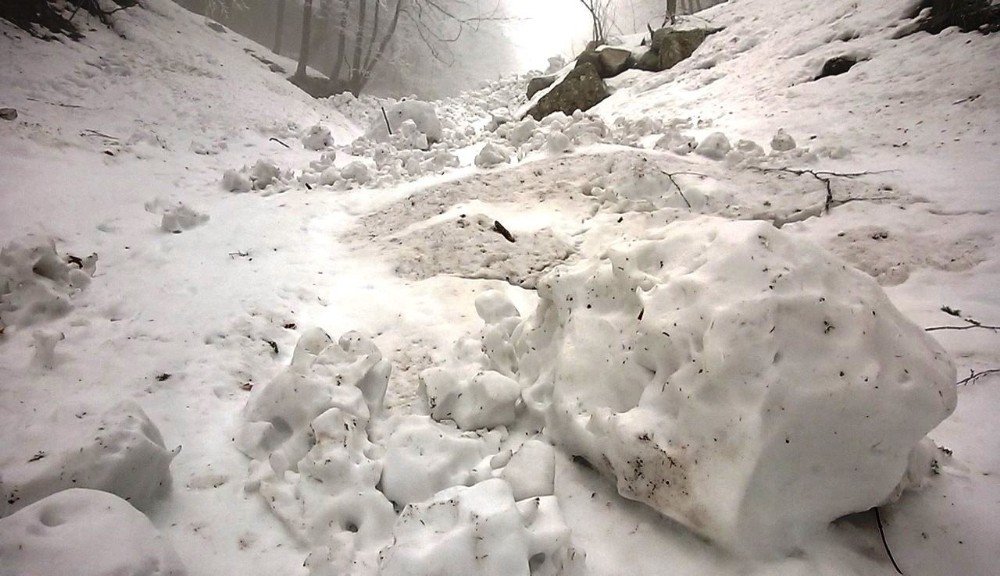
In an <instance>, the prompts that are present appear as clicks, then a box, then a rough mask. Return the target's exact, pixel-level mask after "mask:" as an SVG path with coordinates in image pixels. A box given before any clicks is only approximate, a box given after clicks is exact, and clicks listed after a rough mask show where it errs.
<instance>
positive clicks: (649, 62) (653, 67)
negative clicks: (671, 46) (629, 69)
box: [635, 50, 660, 72]
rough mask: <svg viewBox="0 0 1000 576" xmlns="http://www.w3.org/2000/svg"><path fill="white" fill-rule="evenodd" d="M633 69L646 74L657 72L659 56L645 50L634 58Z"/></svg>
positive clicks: (653, 51) (654, 52) (652, 51)
mask: <svg viewBox="0 0 1000 576" xmlns="http://www.w3.org/2000/svg"><path fill="white" fill-rule="evenodd" d="M635 67H636V68H638V69H639V70H645V71H646V72H659V71H660V55H659V54H657V53H656V51H655V50H646V51H645V52H643V53H642V54H641V55H640V56H639V57H638V58H636V63H635Z"/></svg>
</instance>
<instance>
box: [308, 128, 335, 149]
mask: <svg viewBox="0 0 1000 576" xmlns="http://www.w3.org/2000/svg"><path fill="white" fill-rule="evenodd" d="M302 145H303V146H305V148H306V150H317V151H318V150H325V149H327V148H329V147H330V146H333V134H331V133H330V129H329V128H327V127H326V126H323V125H322V124H317V125H315V126H313V127H312V128H309V130H307V131H306V133H305V134H304V135H303V136H302Z"/></svg>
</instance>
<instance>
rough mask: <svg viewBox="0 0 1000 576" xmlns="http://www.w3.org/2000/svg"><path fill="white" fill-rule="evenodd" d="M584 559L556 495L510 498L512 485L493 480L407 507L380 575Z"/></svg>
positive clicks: (531, 571) (519, 568) (487, 573)
mask: <svg viewBox="0 0 1000 576" xmlns="http://www.w3.org/2000/svg"><path fill="white" fill-rule="evenodd" d="M583 563H584V556H583V554H582V553H580V552H578V551H577V550H575V549H574V548H573V547H572V546H571V543H570V531H569V528H567V527H566V524H565V523H564V522H563V520H562V516H561V514H560V512H559V508H558V503H557V502H556V499H555V497H554V496H547V497H543V498H533V499H531V500H525V501H523V502H519V503H516V504H515V502H514V496H513V494H512V493H511V489H510V486H509V485H508V484H507V483H506V482H504V481H503V480H500V479H492V480H487V481H485V482H482V483H479V484H476V485H475V486H472V487H465V486H458V487H454V488H450V489H448V490H444V491H442V492H440V493H438V494H437V495H435V496H434V498H433V499H431V500H429V501H427V502H421V503H419V504H411V505H409V506H407V507H406V509H405V510H403V513H402V514H401V515H400V517H399V520H398V521H397V523H396V526H395V528H394V529H393V544H392V545H391V546H389V547H387V548H386V549H385V550H383V551H382V553H381V555H380V559H379V568H380V571H379V574H380V575H381V576H397V575H398V576H404V575H405V576H465V575H467V574H478V575H481V576H556V575H564V576H570V575H572V574H577V573H579V572H578V571H579V570H580V569H582V566H583Z"/></svg>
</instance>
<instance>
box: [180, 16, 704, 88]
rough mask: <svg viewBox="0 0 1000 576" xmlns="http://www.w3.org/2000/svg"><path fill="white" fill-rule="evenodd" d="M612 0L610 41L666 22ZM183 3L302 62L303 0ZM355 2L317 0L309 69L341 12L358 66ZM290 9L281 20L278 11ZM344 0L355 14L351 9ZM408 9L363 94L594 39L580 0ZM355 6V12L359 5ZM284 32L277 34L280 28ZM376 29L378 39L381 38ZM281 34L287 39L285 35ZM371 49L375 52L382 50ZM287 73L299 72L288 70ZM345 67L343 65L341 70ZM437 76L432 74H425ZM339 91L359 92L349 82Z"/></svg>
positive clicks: (510, 67) (422, 84)
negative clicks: (355, 41)
mask: <svg viewBox="0 0 1000 576" xmlns="http://www.w3.org/2000/svg"><path fill="white" fill-rule="evenodd" d="M596 1H597V3H598V4H602V3H606V5H605V8H606V9H607V10H608V14H609V17H608V19H609V22H608V24H609V26H608V29H609V30H610V34H609V36H610V37H609V42H610V43H614V38H615V36H621V35H627V34H633V33H637V32H643V31H645V30H646V29H647V25H648V26H652V27H653V28H657V27H659V26H661V25H662V24H663V21H664V15H665V13H666V0H604V2H601V0H596ZM722 1H724V0H700V1H698V0H687V1H686V0H680V1H679V2H678V7H677V9H678V12H681V13H684V12H690V11H694V10H697V9H699V8H701V9H704V8H708V7H710V6H712V5H715V4H718V3H720V2H722ZM178 3H179V4H181V5H182V6H184V7H185V8H187V9H189V10H191V11H193V12H196V13H198V14H203V15H205V16H207V17H209V18H211V19H213V20H215V21H218V22H220V23H222V24H224V25H225V26H227V27H229V28H230V29H232V30H234V31H236V32H238V33H240V34H242V35H244V36H246V37H248V38H251V39H253V40H255V41H257V42H258V43H260V44H261V45H263V46H266V47H268V48H271V49H275V51H276V52H278V53H279V54H280V55H282V56H286V57H288V58H290V59H292V60H296V61H297V60H299V56H300V54H301V45H302V32H303V29H304V27H303V20H304V18H303V16H304V8H305V6H304V4H305V0H284V1H281V0H178ZM361 4H362V3H360V2H358V3H352V2H351V1H349V0H313V1H312V14H311V18H310V22H311V25H310V29H311V38H310V42H309V45H310V51H309V58H308V63H309V68H310V72H309V74H310V76H323V77H324V78H323V79H324V80H325V77H329V76H330V75H331V74H332V71H333V69H334V68H335V64H336V60H337V57H336V54H337V49H338V46H337V43H338V32H340V27H341V24H340V23H341V22H345V20H341V18H342V16H343V15H344V14H349V18H350V22H348V23H347V24H346V26H343V29H344V30H345V32H346V34H345V36H346V38H345V43H344V44H345V46H344V48H346V57H345V61H346V62H345V64H346V65H344V66H342V68H346V69H349V68H350V66H351V61H350V60H351V53H352V51H353V46H352V42H351V40H352V39H353V38H354V36H353V33H354V30H353V27H354V26H355V25H356V22H357V21H358V13H357V10H358V6H359V5H361ZM394 4H395V3H394V2H393V1H392V0H377V1H369V2H367V5H366V6H365V8H366V9H367V13H366V14H365V22H366V24H367V30H368V31H369V33H370V32H371V30H372V26H373V24H372V23H373V20H374V12H375V10H376V7H377V8H378V9H379V10H380V14H379V26H380V29H381V32H382V35H385V32H386V30H388V28H389V26H390V25H391V23H392V18H391V15H392V14H391V12H392V10H393V8H394ZM282 5H284V15H283V17H282V18H281V25H280V27H279V9H280V7H281V6H282ZM345 6H346V7H347V10H349V11H351V12H349V13H345V12H344V8H345ZM402 6H403V12H404V13H403V16H402V17H400V18H399V19H398V25H397V26H396V28H395V29H394V30H393V32H392V34H391V38H390V39H389V41H388V43H387V45H386V47H385V53H384V55H383V56H382V57H381V58H380V59H379V61H378V63H377V64H376V65H375V66H374V67H373V68H372V70H371V73H370V77H368V78H366V79H365V81H364V86H363V88H362V89H361V90H360V92H362V93H366V94H373V95H379V96H397V97H398V96H406V95H411V94H412V95H416V96H419V97H421V98H441V97H444V96H449V95H453V94H457V93H458V92H460V91H461V90H463V89H467V88H468V87H470V86H475V85H477V84H479V83H480V82H483V81H486V80H491V79H496V78H498V77H500V76H504V75H507V74H512V73H524V72H527V71H529V70H545V68H546V67H547V66H548V59H549V58H550V57H553V56H557V55H560V56H563V57H565V58H572V57H573V56H575V55H576V54H577V53H579V52H580V51H582V50H583V48H584V47H585V46H586V44H587V42H588V41H590V40H591V38H592V26H591V15H590V13H589V12H588V10H587V8H586V6H585V5H584V4H583V3H582V2H581V0H440V1H439V2H438V1H434V2H426V3H425V2H424V1H423V0H403V4H402ZM352 10H353V11H352ZM279 30H280V32H279ZM381 39H382V38H381V37H379V38H377V39H376V40H381ZM279 40H280V46H279V45H278V41H279ZM378 45H379V42H378V41H376V42H375V47H374V48H373V49H368V48H367V47H365V48H364V49H363V50H362V52H364V53H366V54H367V55H368V56H369V57H370V56H371V55H372V53H373V52H377V50H378ZM288 72H289V73H291V72H292V70H288ZM341 74H342V75H343V74H345V72H341ZM431 79H432V80H433V81H428V80H431ZM330 90H331V91H332V92H342V91H353V90H352V88H351V87H349V86H348V85H347V84H344V85H338V86H336V87H331V88H330Z"/></svg>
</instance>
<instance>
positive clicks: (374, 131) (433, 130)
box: [366, 100, 443, 144]
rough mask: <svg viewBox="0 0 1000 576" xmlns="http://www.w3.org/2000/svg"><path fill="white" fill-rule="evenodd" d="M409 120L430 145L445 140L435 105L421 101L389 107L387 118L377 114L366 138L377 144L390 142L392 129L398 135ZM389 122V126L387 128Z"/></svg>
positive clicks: (406, 101) (409, 101) (404, 102)
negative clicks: (404, 123)
mask: <svg viewBox="0 0 1000 576" xmlns="http://www.w3.org/2000/svg"><path fill="white" fill-rule="evenodd" d="M379 112H381V110H380V111H379ZM407 120H411V121H413V123H414V124H415V125H416V127H417V129H418V130H419V131H420V133H421V134H423V135H424V136H426V137H427V142H428V143H429V144H434V143H435V142H440V141H441V139H442V138H443V130H442V127H441V121H440V120H439V119H438V116H437V111H436V110H435V109H434V105H433V104H430V103H428V102H421V101H420V100H404V101H402V102H399V103H397V104H394V105H392V106H389V107H388V108H386V109H385V116H383V115H382V114H381V113H379V114H375V116H374V117H373V118H372V120H371V124H370V125H369V127H368V132H367V133H366V136H367V137H368V138H369V139H371V140H375V141H377V142H386V141H388V140H389V132H390V127H391V132H392V133H393V134H398V133H399V132H400V126H401V125H402V124H403V122H406V121H407ZM387 121H388V123H389V126H386V122H387Z"/></svg>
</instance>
